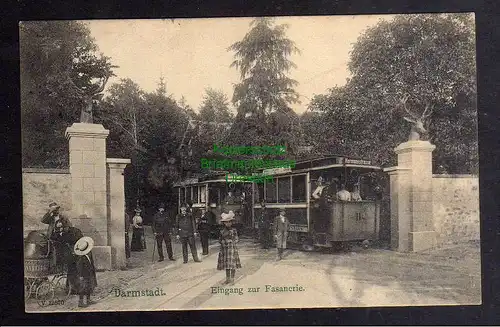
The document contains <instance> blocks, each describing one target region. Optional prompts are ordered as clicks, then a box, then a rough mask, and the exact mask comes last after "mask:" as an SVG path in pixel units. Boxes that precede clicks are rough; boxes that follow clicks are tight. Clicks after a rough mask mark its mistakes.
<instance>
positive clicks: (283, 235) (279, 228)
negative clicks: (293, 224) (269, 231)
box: [274, 209, 289, 260]
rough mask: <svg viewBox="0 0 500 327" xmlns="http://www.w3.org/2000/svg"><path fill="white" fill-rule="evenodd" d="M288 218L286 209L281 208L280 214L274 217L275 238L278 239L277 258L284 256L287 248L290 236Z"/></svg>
mask: <svg viewBox="0 0 500 327" xmlns="http://www.w3.org/2000/svg"><path fill="white" fill-rule="evenodd" d="M288 225H289V223H288V218H286V216H285V209H280V210H279V215H278V216H277V217H276V218H275V219H274V238H275V239H276V249H278V257H277V260H281V259H282V258H283V250H284V249H286V240H287V238H288Z"/></svg>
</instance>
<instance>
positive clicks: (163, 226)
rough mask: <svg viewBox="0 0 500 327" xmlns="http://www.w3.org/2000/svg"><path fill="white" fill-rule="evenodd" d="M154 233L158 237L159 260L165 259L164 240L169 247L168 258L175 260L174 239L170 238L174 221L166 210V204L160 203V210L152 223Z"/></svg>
mask: <svg viewBox="0 0 500 327" xmlns="http://www.w3.org/2000/svg"><path fill="white" fill-rule="evenodd" d="M151 227H152V229H153V233H154V235H155V238H156V245H157V246H158V255H159V257H160V259H159V260H158V262H161V261H163V260H164V259H165V258H164V257H163V242H165V245H166V247H167V254H168V258H169V259H170V260H171V261H175V259H174V254H173V251H172V240H171V239H170V232H171V230H172V222H171V220H170V218H168V216H167V213H166V212H165V204H163V203H160V205H159V206H158V212H157V213H156V214H155V215H154V217H153V224H152V225H151Z"/></svg>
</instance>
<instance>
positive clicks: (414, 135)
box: [401, 95, 432, 141]
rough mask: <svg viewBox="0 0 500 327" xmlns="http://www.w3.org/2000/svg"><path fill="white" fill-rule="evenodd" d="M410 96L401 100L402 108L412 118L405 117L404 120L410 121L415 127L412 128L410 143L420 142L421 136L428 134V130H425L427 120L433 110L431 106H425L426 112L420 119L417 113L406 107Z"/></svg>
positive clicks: (409, 137)
mask: <svg viewBox="0 0 500 327" xmlns="http://www.w3.org/2000/svg"><path fill="white" fill-rule="evenodd" d="M409 97H410V96H409V95H407V96H405V97H404V98H403V99H402V100H401V104H402V107H403V108H404V110H405V111H406V113H408V115H409V116H410V117H406V116H405V117H403V119H404V120H406V121H409V122H410V123H412V124H413V125H412V126H411V130H410V135H409V136H408V141H418V140H420V135H422V134H424V133H427V130H426V129H425V128H424V123H425V120H426V119H427V118H428V117H429V116H430V114H431V112H432V109H431V106H430V105H429V104H426V105H425V110H424V112H423V113H422V115H421V116H420V117H419V116H417V115H416V114H415V113H413V112H411V111H410V110H408V108H407V107H406V102H407V101H408V98H409Z"/></svg>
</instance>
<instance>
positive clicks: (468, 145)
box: [307, 14, 478, 173]
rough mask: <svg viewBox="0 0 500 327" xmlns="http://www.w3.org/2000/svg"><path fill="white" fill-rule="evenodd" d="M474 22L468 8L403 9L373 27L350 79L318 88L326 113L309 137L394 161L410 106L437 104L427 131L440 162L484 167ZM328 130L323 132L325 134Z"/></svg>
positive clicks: (331, 147) (353, 60) (415, 109)
mask: <svg viewBox="0 0 500 327" xmlns="http://www.w3.org/2000/svg"><path fill="white" fill-rule="evenodd" d="M474 40H475V37H474V23H473V20H472V18H471V16H470V15H468V14H446V15H435V14H425V15H401V16H398V17H396V18H395V19H394V20H392V21H381V22H379V23H378V24H377V25H376V26H374V27H372V28H370V29H368V30H367V31H366V32H365V33H364V34H363V35H362V36H361V37H360V38H359V39H358V41H357V43H356V44H355V45H354V47H353V50H352V52H351V57H350V62H349V69H350V71H351V74H352V77H351V79H350V80H349V81H348V83H347V84H346V85H345V86H342V87H335V88H332V89H331V90H330V92H329V94H325V95H321V96H316V97H315V98H314V100H313V101H312V103H311V109H312V110H313V111H316V112H319V113H323V115H322V117H323V118H324V121H323V120H321V119H320V122H321V126H320V127H318V128H317V129H316V128H315V129H308V130H307V131H308V132H309V133H311V134H310V135H309V136H308V137H309V138H311V139H315V140H322V141H320V142H318V143H319V144H318V147H319V148H320V149H321V150H322V151H329V152H332V151H333V152H342V153H349V154H351V155H356V156H365V157H370V158H372V159H374V160H375V161H376V162H377V163H379V164H380V165H384V166H385V165H391V164H394V163H395V155H394V153H393V151H392V149H393V148H394V147H396V146H397V145H398V144H399V143H401V142H404V141H406V140H407V138H408V133H409V130H410V125H409V123H407V122H405V121H404V120H403V117H404V116H409V114H408V113H407V112H406V111H405V110H404V109H403V108H404V106H403V105H402V101H403V99H405V98H408V101H407V103H406V107H407V108H408V110H409V111H411V112H412V113H413V114H414V115H416V116H420V115H421V114H422V112H423V111H424V108H425V107H426V106H429V107H430V108H432V113H431V115H430V118H429V120H428V122H427V130H428V132H429V133H428V135H426V136H425V137H427V138H428V139H429V140H430V141H431V142H432V143H433V144H435V145H436V150H435V151H434V156H433V158H434V161H435V162H434V167H435V169H437V167H439V166H443V167H444V168H445V169H446V170H447V171H448V172H450V173H452V172H454V173H467V172H477V164H478V153H477V111H476V75H475V72H476V67H475V42H474ZM321 135H323V137H321Z"/></svg>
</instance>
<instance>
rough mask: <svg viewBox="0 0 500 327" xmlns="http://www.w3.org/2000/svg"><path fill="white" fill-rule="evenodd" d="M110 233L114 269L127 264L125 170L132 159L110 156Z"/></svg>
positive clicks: (108, 161)
mask: <svg viewBox="0 0 500 327" xmlns="http://www.w3.org/2000/svg"><path fill="white" fill-rule="evenodd" d="M106 162H107V164H108V173H107V176H108V217H109V219H108V221H109V224H108V235H109V244H110V245H111V257H112V263H113V268H114V269H122V268H125V267H126V265H127V258H126V256H125V187H124V177H123V170H124V169H125V167H126V166H127V164H129V163H130V159H115V158H108V159H107V160H106Z"/></svg>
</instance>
